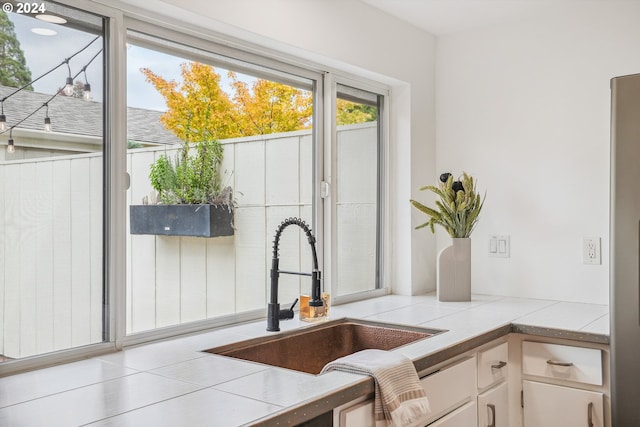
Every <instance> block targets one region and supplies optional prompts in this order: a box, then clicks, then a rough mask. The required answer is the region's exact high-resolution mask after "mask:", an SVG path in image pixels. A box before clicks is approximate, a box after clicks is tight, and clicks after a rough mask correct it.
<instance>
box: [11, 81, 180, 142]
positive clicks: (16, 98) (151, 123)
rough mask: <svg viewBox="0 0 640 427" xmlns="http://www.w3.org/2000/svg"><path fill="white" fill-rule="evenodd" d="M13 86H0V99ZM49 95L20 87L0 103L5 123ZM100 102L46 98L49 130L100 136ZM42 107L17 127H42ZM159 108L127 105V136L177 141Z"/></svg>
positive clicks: (42, 101) (32, 110) (101, 122)
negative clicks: (166, 127) (19, 89)
mask: <svg viewBox="0 0 640 427" xmlns="http://www.w3.org/2000/svg"><path fill="white" fill-rule="evenodd" d="M15 90H16V89H15V88H12V87H8V86H2V85H0V99H2V98H4V97H5V96H7V95H9V94H11V93H13V92H14V91H15ZM50 98H51V95H50V94H45V93H38V92H33V91H29V90H22V91H20V92H18V93H16V94H15V95H13V96H12V97H11V98H9V99H7V100H6V101H5V102H4V114H5V116H6V118H7V125H8V126H12V125H14V124H15V123H17V122H19V121H20V120H22V119H23V118H25V117H26V116H28V115H29V114H31V113H33V112H34V111H35V110H37V109H38V108H39V107H42V105H43V104H44V103H45V102H47V101H48V100H49V99H50ZM102 107H103V104H102V103H101V102H94V101H89V102H87V101H85V100H83V99H80V98H73V97H68V96H56V97H55V98H53V99H51V100H50V101H49V117H50V118H51V127H52V128H53V132H60V133H71V134H78V135H87V136H94V137H102V132H103V121H102V116H103V112H102ZM45 112H46V109H45V108H42V109H40V110H39V111H38V112H36V113H35V114H33V115H32V116H31V117H29V118H28V119H27V120H25V121H24V122H22V123H21V124H20V125H19V126H17V128H23V129H32V130H42V128H43V126H44V117H45ZM162 114H163V113H162V112H161V111H153V110H145V109H142V108H127V121H128V125H127V128H128V129H127V139H129V140H134V141H137V142H141V143H153V144H179V143H180V142H181V140H180V139H179V138H178V137H176V136H175V135H174V134H173V133H171V132H169V131H168V130H167V129H165V128H164V126H163V125H162V123H161V122H160V116H161V115H162Z"/></svg>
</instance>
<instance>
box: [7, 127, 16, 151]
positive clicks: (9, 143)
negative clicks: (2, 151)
mask: <svg viewBox="0 0 640 427" xmlns="http://www.w3.org/2000/svg"><path fill="white" fill-rule="evenodd" d="M15 151H16V147H15V145H14V144H13V128H12V129H11V130H10V131H9V141H7V153H13V152H15Z"/></svg>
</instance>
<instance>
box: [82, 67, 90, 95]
mask: <svg viewBox="0 0 640 427" xmlns="http://www.w3.org/2000/svg"><path fill="white" fill-rule="evenodd" d="M82 72H83V73H84V86H83V87H82V98H83V99H84V100H85V101H91V85H90V84H89V79H87V66H86V65H85V66H84V67H83V68H82Z"/></svg>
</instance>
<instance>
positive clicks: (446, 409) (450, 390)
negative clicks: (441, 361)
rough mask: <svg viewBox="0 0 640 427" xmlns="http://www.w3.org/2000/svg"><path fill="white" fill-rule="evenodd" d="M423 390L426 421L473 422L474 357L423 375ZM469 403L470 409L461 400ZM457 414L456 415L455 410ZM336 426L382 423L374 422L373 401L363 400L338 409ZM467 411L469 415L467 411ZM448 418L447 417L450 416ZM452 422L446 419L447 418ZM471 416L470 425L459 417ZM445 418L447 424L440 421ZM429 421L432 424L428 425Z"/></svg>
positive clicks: (462, 426)
mask: <svg viewBox="0 0 640 427" xmlns="http://www.w3.org/2000/svg"><path fill="white" fill-rule="evenodd" d="M420 383H421V384H422V387H424V389H425V391H426V392H427V397H428V398H429V406H430V407H431V413H430V414H429V418H428V419H427V420H426V423H427V424H428V425H429V426H431V425H434V426H454V425H455V426H458V427H466V426H472V427H475V426H476V425H477V422H476V418H477V410H476V402H475V396H476V358H475V356H473V357H467V358H465V359H463V360H462V361H457V362H455V363H452V364H450V365H447V366H444V367H442V368H441V369H439V370H437V371H435V372H433V373H432V374H430V375H427V376H425V377H423V378H422V379H421V380H420ZM467 402H469V403H473V411H471V410H470V409H469V405H465V403H467ZM463 408H464V410H463V411H460V412H461V413H460V414H459V412H458V411H459V410H462V409H463ZM338 411H339V416H338V419H339V425H340V427H383V426H386V423H384V422H380V421H379V422H378V423H377V424H376V422H375V418H374V412H373V400H368V401H364V402H361V403H358V404H355V405H353V406H349V407H347V408H345V409H339V410H338ZM469 411H471V412H472V413H473V414H472V415H471V413H470V412H469ZM450 417H451V418H450ZM450 419H451V420H452V421H447V420H450ZM468 419H473V424H468V423H467V422H466V421H464V422H463V420H468ZM454 420H455V421H454ZM444 421H447V422H448V423H445V424H440V422H444ZM430 423H433V424H430Z"/></svg>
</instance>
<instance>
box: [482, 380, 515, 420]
mask: <svg viewBox="0 0 640 427" xmlns="http://www.w3.org/2000/svg"><path fill="white" fill-rule="evenodd" d="M508 411H509V393H508V389H507V383H506V382H503V383H502V384H500V385H498V386H496V387H494V388H492V389H489V390H487V391H485V392H484V393H482V394H480V395H478V427H509V412H508Z"/></svg>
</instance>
